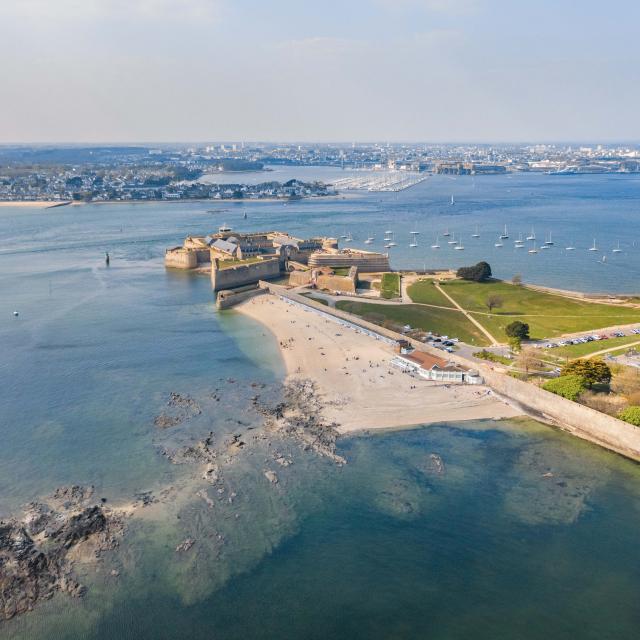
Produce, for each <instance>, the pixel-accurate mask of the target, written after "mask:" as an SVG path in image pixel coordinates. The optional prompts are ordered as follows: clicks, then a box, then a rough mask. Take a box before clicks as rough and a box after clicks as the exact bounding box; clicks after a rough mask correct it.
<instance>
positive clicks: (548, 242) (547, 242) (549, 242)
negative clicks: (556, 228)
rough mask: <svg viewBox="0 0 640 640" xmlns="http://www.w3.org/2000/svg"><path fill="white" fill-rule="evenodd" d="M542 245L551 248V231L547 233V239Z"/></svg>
mask: <svg viewBox="0 0 640 640" xmlns="http://www.w3.org/2000/svg"><path fill="white" fill-rule="evenodd" d="M544 243H545V244H546V245H547V246H548V247H550V246H552V245H553V240H552V239H551V231H549V239H548V240H545V241H544Z"/></svg>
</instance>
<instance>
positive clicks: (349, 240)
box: [345, 232, 353, 242]
mask: <svg viewBox="0 0 640 640" xmlns="http://www.w3.org/2000/svg"><path fill="white" fill-rule="evenodd" d="M345 242H353V238H352V237H351V232H349V235H348V236H347V239H346V240H345Z"/></svg>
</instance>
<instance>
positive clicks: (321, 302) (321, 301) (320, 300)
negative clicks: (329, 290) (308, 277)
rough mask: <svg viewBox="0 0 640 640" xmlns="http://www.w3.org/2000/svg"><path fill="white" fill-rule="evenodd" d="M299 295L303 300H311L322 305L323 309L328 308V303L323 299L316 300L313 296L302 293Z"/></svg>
mask: <svg viewBox="0 0 640 640" xmlns="http://www.w3.org/2000/svg"><path fill="white" fill-rule="evenodd" d="M300 295H303V296H304V297H305V298H309V299H310V300H313V301H315V302H319V303H320V304H323V305H324V306H325V307H328V306H329V303H328V302H327V300H326V299H325V298H316V296H314V295H313V293H302V294H300Z"/></svg>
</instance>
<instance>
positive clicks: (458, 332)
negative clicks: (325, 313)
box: [336, 300, 488, 346]
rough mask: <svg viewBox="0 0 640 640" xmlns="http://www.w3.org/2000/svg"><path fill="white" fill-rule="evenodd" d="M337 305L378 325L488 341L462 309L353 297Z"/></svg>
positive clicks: (478, 342) (477, 342)
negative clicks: (370, 302) (371, 302)
mask: <svg viewBox="0 0 640 640" xmlns="http://www.w3.org/2000/svg"><path fill="white" fill-rule="evenodd" d="M336 307H337V308H338V309H341V310H342V311H347V312H348V313H353V314H355V315H357V316H360V317H362V318H364V319H365V320H368V321H369V322H374V323H375V324H379V325H384V324H385V323H393V324H395V325H397V326H399V327H402V326H404V325H406V324H408V325H410V326H411V327H413V328H414V329H422V330H423V331H433V332H434V333H439V334H441V335H447V336H449V337H450V338H458V339H459V340H462V341H463V342H466V343H468V344H472V345H478V346H485V345H487V344H488V342H487V339H486V338H485V336H484V334H482V333H481V332H480V331H479V330H478V329H477V327H475V326H474V325H473V324H472V323H471V322H469V320H467V318H465V316H464V315H463V314H462V313H460V312H459V311H453V310H452V311H448V310H446V309H434V308H432V307H421V306H420V305H416V304H397V305H382V304H368V303H366V302H356V301H351V300H341V301H339V302H337V303H336Z"/></svg>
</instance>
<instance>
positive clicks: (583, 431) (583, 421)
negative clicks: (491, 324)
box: [260, 283, 640, 461]
mask: <svg viewBox="0 0 640 640" xmlns="http://www.w3.org/2000/svg"><path fill="white" fill-rule="evenodd" d="M260 286H261V287H264V288H266V289H268V290H270V291H272V292H273V293H277V294H278V295H281V296H283V297H285V298H289V299H291V300H295V301H296V302H299V303H301V304H304V305H306V306H308V307H311V308H315V309H317V310H318V311H322V312H323V313H328V314H330V315H333V316H335V317H336V318H341V319H343V320H349V322H351V323H353V324H355V325H358V326H361V327H363V328H365V329H367V330H369V331H375V332H376V333H378V334H379V335H381V336H384V337H387V338H391V339H393V340H397V339H399V338H403V339H407V338H406V336H402V335H401V334H398V333H396V332H395V331H391V330H389V329H386V328H384V327H380V326H378V325H375V324H372V323H370V322H367V321H366V320H363V319H362V318H358V317H357V316H353V315H351V314H349V313H345V312H344V311H340V310H339V309H335V308H332V307H327V306H325V305H322V304H320V303H318V302H315V301H314V300H312V299H309V298H307V297H305V296H301V295H298V294H295V293H291V292H289V291H287V289H286V288H284V287H281V286H278V285H273V284H270V283H260ZM408 340H409V342H410V343H411V344H412V345H413V346H414V347H415V348H416V349H418V350H420V351H424V352H426V353H431V354H434V355H437V356H439V357H442V356H443V353H442V351H440V350H438V349H435V348H433V347H429V346H428V345H425V344H422V343H421V342H418V341H415V340H411V339H408ZM447 357H448V359H449V360H451V361H453V362H455V363H457V364H460V365H461V366H463V367H467V368H470V369H477V370H478V371H479V372H480V375H481V376H482V377H483V378H484V380H485V383H486V384H487V385H488V386H489V387H491V388H492V389H493V390H494V391H495V392H496V393H498V394H500V395H502V396H504V397H505V398H507V399H508V400H510V401H512V402H514V403H515V404H516V405H518V406H519V407H520V408H521V409H522V411H523V413H527V414H530V415H532V416H533V417H535V418H537V419H539V420H542V421H544V422H547V423H549V424H552V425H554V426H557V427H559V428H561V429H563V430H565V431H568V432H569V433H572V434H573V435H575V436H577V437H579V438H582V439H583V440H588V441H589V442H593V443H594V444H597V445H600V446H602V447H604V448H605V449H609V450H610V451H614V452H616V453H619V454H621V455H623V456H625V457H627V458H631V459H632V460H636V461H640V427H635V426H634V425H632V424H629V423H628V422H624V421H622V420H618V419H617V418H614V417H612V416H609V415H607V414H604V413H600V412H599V411H595V410H594V409H591V408H589V407H585V406H584V405H581V404H578V403H576V402H572V401H571V400H567V399H566V398H562V397H561V396H558V395H555V394H553V393H551V392H549V391H545V390H544V389H541V388H540V387H537V386H536V385H534V384H530V383H528V382H523V381H522V380H517V379H516V378H513V377H512V376H510V375H507V374H506V373H503V372H502V371H500V370H499V369H497V368H494V367H492V366H490V365H487V364H484V363H478V362H474V361H471V360H467V359H466V358H462V357H460V356H457V355H456V354H449V355H448V356H447Z"/></svg>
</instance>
